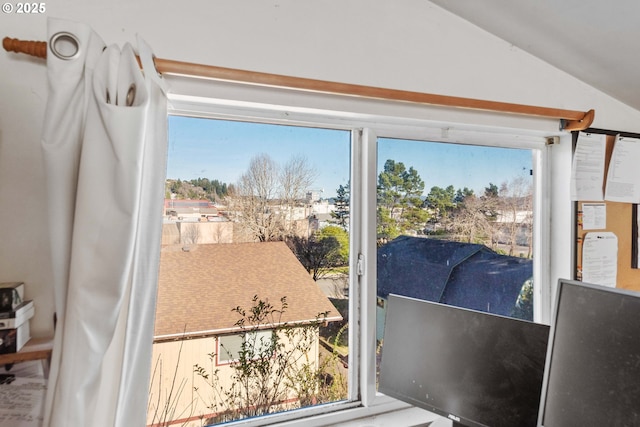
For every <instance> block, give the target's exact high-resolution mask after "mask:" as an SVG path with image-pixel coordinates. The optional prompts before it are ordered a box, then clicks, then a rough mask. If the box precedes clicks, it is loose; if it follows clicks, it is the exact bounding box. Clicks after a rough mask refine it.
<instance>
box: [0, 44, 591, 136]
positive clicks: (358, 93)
mask: <svg viewBox="0 0 640 427" xmlns="http://www.w3.org/2000/svg"><path fill="white" fill-rule="evenodd" d="M2 46H3V47H4V49H5V50H7V51H9V52H17V53H26V54H28V55H32V56H37V57H40V58H46V57H47V42H44V41H21V40H17V39H12V38H9V37H5V38H4V39H3V41H2ZM154 61H155V66H156V69H157V71H158V72H159V73H161V74H169V75H177V76H189V77H201V78H208V79H213V80H219V81H228V82H236V83H246V84H252V85H258V86H265V87H277V88H284V89H296V90H303V91H307V92H316V93H327V94H334V95H343V96H344V95H346V96H354V97H359V98H369V99H380V100H387V101H402V102H410V103H417V104H425V105H437V106H442V107H454V108H467V109H473V110H483V111H494V112H503V113H511V114H521V115H528V116H537V117H546V118H552V119H559V120H561V121H562V129H564V130H569V131H574V130H584V129H586V128H588V127H589V126H590V125H591V123H593V119H594V117H595V111H594V110H590V111H588V112H586V113H585V112H583V111H575V110H563V109H557V108H548V107H536V106H532V105H523V104H511V103H507V102H496V101H486V100H480V99H471V98H461V97H455V96H445V95H434V94H430V93H423V92H411V91H404V90H396V89H384V88H379V87H373V86H362V85H355V84H347V83H336V82H329V81H324V80H314V79H306V78H300V77H290V76H283V75H278V74H269V73H260V72H253V71H246V70H237V69H233V68H224V67H216V66H212V65H202V64H193V63H188V62H179V61H173V60H168V59H160V58H155V60H154Z"/></svg>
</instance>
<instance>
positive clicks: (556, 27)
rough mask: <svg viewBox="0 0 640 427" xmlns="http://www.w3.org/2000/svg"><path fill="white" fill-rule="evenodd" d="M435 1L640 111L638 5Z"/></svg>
mask: <svg viewBox="0 0 640 427" xmlns="http://www.w3.org/2000/svg"><path fill="white" fill-rule="evenodd" d="M431 2H432V3H434V4H436V5H438V6H440V7H442V8H443V9H445V10H448V11H450V12H452V13H454V14H456V15H458V16H460V17H461V18H463V19H465V20H467V21H469V22H471V23H472V24H474V25H476V26H478V27H480V28H482V29H484V30H485V31H487V32H489V33H492V34H494V35H495V36H497V37H499V38H501V39H503V40H505V41H507V42H508V43H510V44H512V45H514V46H516V47H518V48H520V49H522V50H524V51H526V52H529V53H531V54H532V55H535V56H537V57H538V58H540V59H542V60H544V61H546V62H547V63H549V64H551V65H553V66H555V67H556V68H558V69H561V70H563V71H565V72H567V73H569V74H571V75H573V76H575V77H577V78H578V79H580V80H582V81H584V82H585V83H587V84H589V85H591V86H593V87H595V88H597V89H599V90H601V91H602V92H604V93H606V94H608V95H610V96H612V97H614V98H616V99H618V100H619V101H621V102H623V103H625V104H627V105H629V106H631V107H633V108H635V109H638V110H640V1H638V0H611V1H606V0H530V1H526V0H482V1H477V0H431Z"/></svg>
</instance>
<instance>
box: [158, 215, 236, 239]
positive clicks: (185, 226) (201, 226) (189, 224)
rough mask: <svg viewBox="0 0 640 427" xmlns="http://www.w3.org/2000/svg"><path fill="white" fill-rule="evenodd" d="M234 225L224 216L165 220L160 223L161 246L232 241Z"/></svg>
mask: <svg viewBox="0 0 640 427" xmlns="http://www.w3.org/2000/svg"><path fill="white" fill-rule="evenodd" d="M233 227H234V225H233V223H232V222H231V221H229V220H227V219H226V218H224V217H215V220H207V221H197V220H196V221H173V220H165V221H164V222H163V224H162V246H166V245H178V244H182V245H191V244H204V243H231V242H233V238H234V235H233V230H234V228H233Z"/></svg>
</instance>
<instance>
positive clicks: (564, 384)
mask: <svg viewBox="0 0 640 427" xmlns="http://www.w3.org/2000/svg"><path fill="white" fill-rule="evenodd" d="M538 424H539V425H540V426H544V427H566V426H607V427H614V426H640V294H638V293H636V292H632V291H625V290H622V289H618V288H605V287H602V286H596V285H590V284H586V283H582V282H576V281H571V280H563V279H561V280H560V281H559V282H558V292H557V296H556V306H555V313H554V316H553V321H552V323H551V333H550V339H549V354H548V357H547V369H546V370H545V376H544V383H543V392H542V401H541V404H540V417H539V420H538Z"/></svg>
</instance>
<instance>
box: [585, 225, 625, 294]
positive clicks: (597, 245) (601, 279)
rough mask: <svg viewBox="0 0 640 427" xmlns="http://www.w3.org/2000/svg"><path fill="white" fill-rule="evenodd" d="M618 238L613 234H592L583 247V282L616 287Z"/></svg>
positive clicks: (588, 234) (586, 236) (587, 237)
mask: <svg viewBox="0 0 640 427" xmlns="http://www.w3.org/2000/svg"><path fill="white" fill-rule="evenodd" d="M617 273H618V237H617V236H616V235H615V234H613V233H611V232H591V233H587V234H585V236H584V243H583V245H582V281H583V282H585V283H593V284H596V285H602V286H609V287H612V288H615V287H616V279H617Z"/></svg>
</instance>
